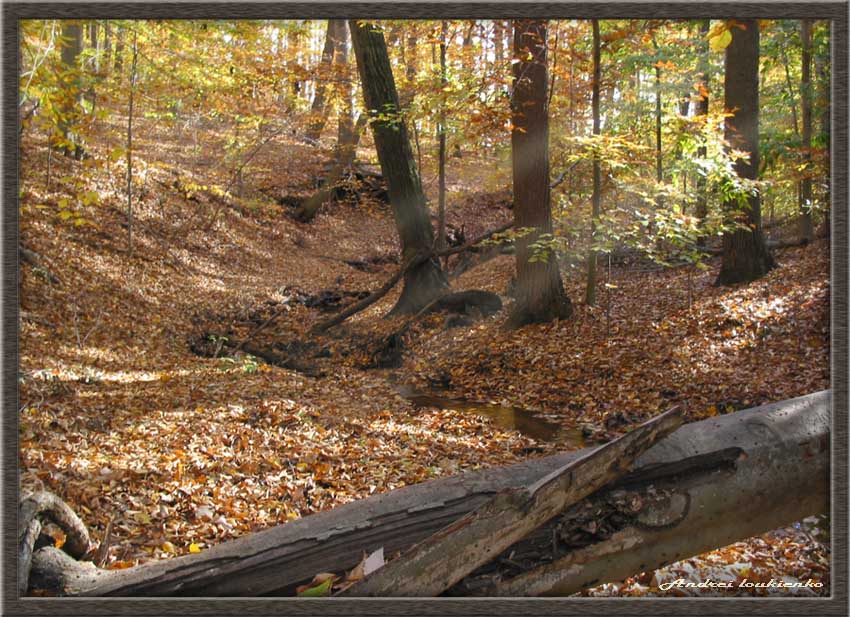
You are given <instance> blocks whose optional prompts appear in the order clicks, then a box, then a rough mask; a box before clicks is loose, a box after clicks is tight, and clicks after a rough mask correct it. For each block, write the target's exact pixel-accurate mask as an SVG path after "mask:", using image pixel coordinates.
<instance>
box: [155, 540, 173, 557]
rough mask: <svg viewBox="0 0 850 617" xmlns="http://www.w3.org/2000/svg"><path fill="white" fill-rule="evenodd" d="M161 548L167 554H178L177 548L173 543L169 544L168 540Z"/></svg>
mask: <svg viewBox="0 0 850 617" xmlns="http://www.w3.org/2000/svg"><path fill="white" fill-rule="evenodd" d="M159 548H161V549H162V550H163V551H165V552H166V553H172V554H173V553H176V552H177V547H175V546H174V545H173V544H172V543H171V542H169V541H168V540H166V541H165V542H163V543H162V545H161V546H160V547H159Z"/></svg>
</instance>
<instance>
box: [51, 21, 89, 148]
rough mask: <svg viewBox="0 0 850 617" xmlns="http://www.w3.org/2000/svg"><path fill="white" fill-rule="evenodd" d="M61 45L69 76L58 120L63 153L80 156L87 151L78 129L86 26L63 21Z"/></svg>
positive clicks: (62, 57) (63, 92) (66, 72)
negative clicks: (84, 150) (81, 65)
mask: <svg viewBox="0 0 850 617" xmlns="http://www.w3.org/2000/svg"><path fill="white" fill-rule="evenodd" d="M61 46H62V51H61V53H60V58H61V60H62V71H63V73H65V74H66V75H68V77H67V78H66V79H65V80H64V84H65V85H64V86H63V88H62V93H61V95H60V96H61V100H60V104H59V105H58V108H59V119H58V121H57V123H56V124H57V129H58V132H59V138H60V141H61V145H60V147H61V150H62V152H63V154H64V155H65V156H73V157H74V158H76V159H78V160H79V159H80V158H81V157H82V154H83V146H82V144H81V138H80V135H79V132H78V131H79V123H80V120H81V118H80V98H81V97H82V81H81V68H80V54H81V53H82V51H83V28H82V26H81V25H80V23H79V22H77V21H70V20H69V21H65V22H63V25H62V43H61Z"/></svg>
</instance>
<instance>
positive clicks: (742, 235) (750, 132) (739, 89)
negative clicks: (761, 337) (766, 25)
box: [717, 19, 775, 285]
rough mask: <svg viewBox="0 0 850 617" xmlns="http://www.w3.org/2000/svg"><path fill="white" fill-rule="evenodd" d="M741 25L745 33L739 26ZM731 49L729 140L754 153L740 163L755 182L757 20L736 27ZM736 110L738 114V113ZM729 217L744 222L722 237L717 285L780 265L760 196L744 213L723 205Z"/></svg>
mask: <svg viewBox="0 0 850 617" xmlns="http://www.w3.org/2000/svg"><path fill="white" fill-rule="evenodd" d="M738 24H740V25H741V26H743V29H742V28H739V27H737V25H738ZM730 32H731V33H732V42H731V43H730V44H729V46H728V47H727V48H726V71H725V77H724V93H725V101H724V105H725V107H726V110H727V113H732V114H733V115H732V117H731V118H728V119H727V120H726V130H725V138H726V141H727V142H728V143H729V144H730V145H731V147H732V148H735V149H737V150H741V151H744V152H749V153H750V156H749V160H747V159H740V160H738V161H736V162H735V172H736V173H737V174H738V176H739V177H741V178H746V179H750V180H755V179H757V178H758V169H759V147H758V144H759V135H758V131H759V109H758V106H759V92H758V90H759V78H758V66H759V27H758V21H757V20H755V19H747V20H742V21H738V22H736V27H732V28H731V30H730ZM733 110H734V111H733ZM724 208H725V210H726V212H727V217H729V218H731V219H733V220H735V221H737V222H738V223H741V225H738V226H737V227H736V228H735V229H734V230H732V231H727V232H726V233H724V234H723V259H722V264H721V267H720V273H719V274H718V276H717V284H720V285H731V284H735V283H741V282H748V281H753V280H755V279H757V278H759V277H761V276H764V275H765V274H766V273H767V272H768V271H769V270H770V269H771V268H773V267H774V266H775V262H774V260H773V257H772V256H771V254H770V252H769V251H768V249H767V246H766V244H765V242H764V235H763V234H762V228H761V203H760V199H759V196H758V195H757V194H755V195H751V196H750V197H749V198H748V199H747V204H746V206H745V207H744V208H743V211H741V207H740V206H739V204H738V202H737V200H736V201H732V202H727V203H726V204H724Z"/></svg>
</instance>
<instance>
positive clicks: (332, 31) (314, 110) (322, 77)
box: [304, 19, 343, 141]
mask: <svg viewBox="0 0 850 617" xmlns="http://www.w3.org/2000/svg"><path fill="white" fill-rule="evenodd" d="M342 23H343V21H342V20H340V19H329V20H328V29H327V34H325V46H324V49H323V50H322V60H321V62H320V63H319V67H318V70H317V75H316V94H315V96H314V97H313V103H312V105H311V106H310V123H309V125H308V126H307V131H306V132H305V134H304V136H305V137H306V138H307V139H309V140H311V141H318V140H319V137H321V136H322V130H323V129H324V128H325V124H326V123H327V121H328V115H327V111H326V109H325V107H326V104H325V94H326V91H327V87H328V81H330V79H331V70H332V67H333V65H334V61H335V53H334V50H335V49H336V46H337V43H336V41H337V40H338V39H339V38H340V32H339V25H340V24H342Z"/></svg>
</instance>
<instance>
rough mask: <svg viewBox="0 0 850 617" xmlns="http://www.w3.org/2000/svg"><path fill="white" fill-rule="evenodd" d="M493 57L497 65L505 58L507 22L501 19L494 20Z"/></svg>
mask: <svg viewBox="0 0 850 617" xmlns="http://www.w3.org/2000/svg"><path fill="white" fill-rule="evenodd" d="M493 59H494V60H495V63H496V66H499V65H501V64H502V62H504V60H505V22H504V21H503V20H501V19H496V20H494V21H493Z"/></svg>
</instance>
